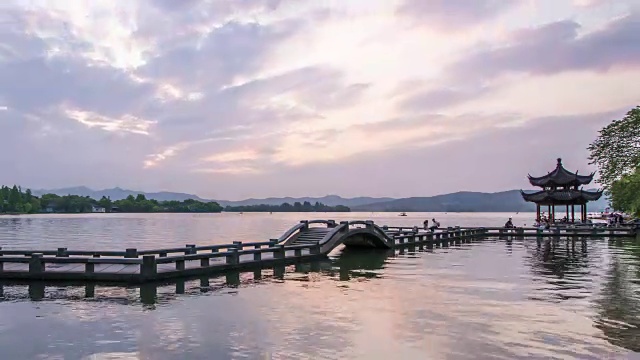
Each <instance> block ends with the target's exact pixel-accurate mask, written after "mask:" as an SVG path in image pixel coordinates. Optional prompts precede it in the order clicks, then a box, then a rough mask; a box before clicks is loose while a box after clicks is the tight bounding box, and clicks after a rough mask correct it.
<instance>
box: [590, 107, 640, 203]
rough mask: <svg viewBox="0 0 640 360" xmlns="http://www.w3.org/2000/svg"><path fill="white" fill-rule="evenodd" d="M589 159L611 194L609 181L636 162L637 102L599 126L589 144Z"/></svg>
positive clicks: (639, 156)
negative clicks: (621, 116) (626, 111)
mask: <svg viewBox="0 0 640 360" xmlns="http://www.w3.org/2000/svg"><path fill="white" fill-rule="evenodd" d="M588 150H589V152H590V156H589V160H590V161H591V164H595V165H597V166H598V169H599V171H598V172H599V179H598V182H599V183H600V184H602V186H603V187H604V189H605V192H606V193H608V194H611V191H612V189H613V184H614V182H616V181H617V180H620V179H621V178H622V177H623V176H624V175H630V174H633V173H634V172H635V170H636V168H637V167H638V165H639V164H640V106H637V107H635V108H634V109H632V110H630V111H629V112H628V113H627V115H626V116H625V117H624V118H622V119H619V120H614V121H613V122H611V124H609V125H607V126H605V127H604V128H603V129H601V130H600V132H599V135H598V138H597V139H596V140H595V141H594V142H593V143H591V145H589V147H588Z"/></svg>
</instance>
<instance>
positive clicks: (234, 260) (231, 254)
mask: <svg viewBox="0 0 640 360" xmlns="http://www.w3.org/2000/svg"><path fill="white" fill-rule="evenodd" d="M227 253H228V254H227V265H237V264H238V263H239V262H240V259H239V258H240V256H239V255H238V248H231V249H227Z"/></svg>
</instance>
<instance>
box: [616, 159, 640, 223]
mask: <svg viewBox="0 0 640 360" xmlns="http://www.w3.org/2000/svg"><path fill="white" fill-rule="evenodd" d="M610 198H611V206H612V207H613V208H614V209H616V210H621V211H624V212H626V213H629V214H633V215H636V216H639V215H640V168H636V170H635V172H634V173H633V174H628V175H624V176H622V178H620V179H619V180H616V181H614V182H613V184H612V185H611V196H610Z"/></svg>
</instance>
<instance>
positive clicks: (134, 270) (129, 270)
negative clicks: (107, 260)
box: [118, 265, 140, 274]
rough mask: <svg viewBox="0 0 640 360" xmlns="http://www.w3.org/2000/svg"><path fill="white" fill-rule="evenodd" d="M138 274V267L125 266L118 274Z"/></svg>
mask: <svg viewBox="0 0 640 360" xmlns="http://www.w3.org/2000/svg"><path fill="white" fill-rule="evenodd" d="M139 272H140V265H125V266H124V268H122V270H120V271H118V274H137V273H139Z"/></svg>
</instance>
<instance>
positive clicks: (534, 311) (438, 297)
mask: <svg viewBox="0 0 640 360" xmlns="http://www.w3.org/2000/svg"><path fill="white" fill-rule="evenodd" d="M639 273H640V248H639V247H638V246H637V245H635V244H634V243H629V242H628V241H621V242H607V241H604V240H591V239H589V240H588V241H586V242H585V244H582V243H581V242H579V241H578V242H576V243H575V246H574V245H573V243H572V242H571V241H566V240H564V239H561V240H559V241H550V242H544V241H543V242H541V243H540V245H539V246H538V244H537V243H536V241H535V239H534V240H519V239H509V241H505V240H499V239H487V240H485V241H478V242H475V243H472V244H461V245H460V246H451V247H448V248H436V249H425V250H424V251H420V248H419V246H418V247H416V248H414V249H411V248H408V249H407V251H405V252H404V254H400V253H399V252H393V251H376V250H371V251H366V252H362V251H349V250H348V249H343V250H342V251H340V250H338V251H337V252H336V253H335V254H332V256H331V257H330V258H329V259H327V260H325V261H318V262H313V263H305V264H296V265H290V266H286V267H285V266H278V267H271V268H265V269H261V270H259V271H252V272H229V273H226V274H224V275H222V276H216V277H195V278H190V279H182V280H180V281H173V282H165V283H158V284H149V285H144V286H132V287H122V286H116V285H114V284H104V283H90V284H88V283H84V284H78V283H76V284H59V283H56V284H52V283H37V284H36V283H34V284H27V283H22V284H20V283H10V284H9V283H3V284H2V286H0V290H1V293H0V348H2V349H3V350H4V349H8V351H9V352H8V353H6V354H5V353H3V358H7V359H14V358H15V359H28V358H56V357H57V358H74V359H75V358H77V359H82V358H87V359H89V358H91V357H90V356H97V358H104V357H107V356H112V357H116V356H126V357H127V358H132V359H146V358H153V359H160V360H162V359H183V358H193V359H200V358H203V359H204V358H220V359H228V358H241V357H245V358H252V359H253V358H292V359H294V358H296V359H297V358H321V359H343V358H354V359H376V358H401V359H426V358H429V359H431V358H433V359H472V358H495V359H529V358H539V359H545V358H580V359H605V358H631V359H632V358H633V354H630V353H629V352H628V351H627V349H629V350H633V351H639V349H638V345H637V344H638V343H640V342H639V341H638V327H639V326H640V324H639V323H638V318H639V317H640V298H639V296H640V291H639V286H640V285H639V284H638V275H639ZM52 329H53V330H52ZM24 339H28V340H24ZM12 344H22V345H24V346H12ZM26 345H28V346H26ZM100 356H102V357H100ZM636 358H637V357H636Z"/></svg>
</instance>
